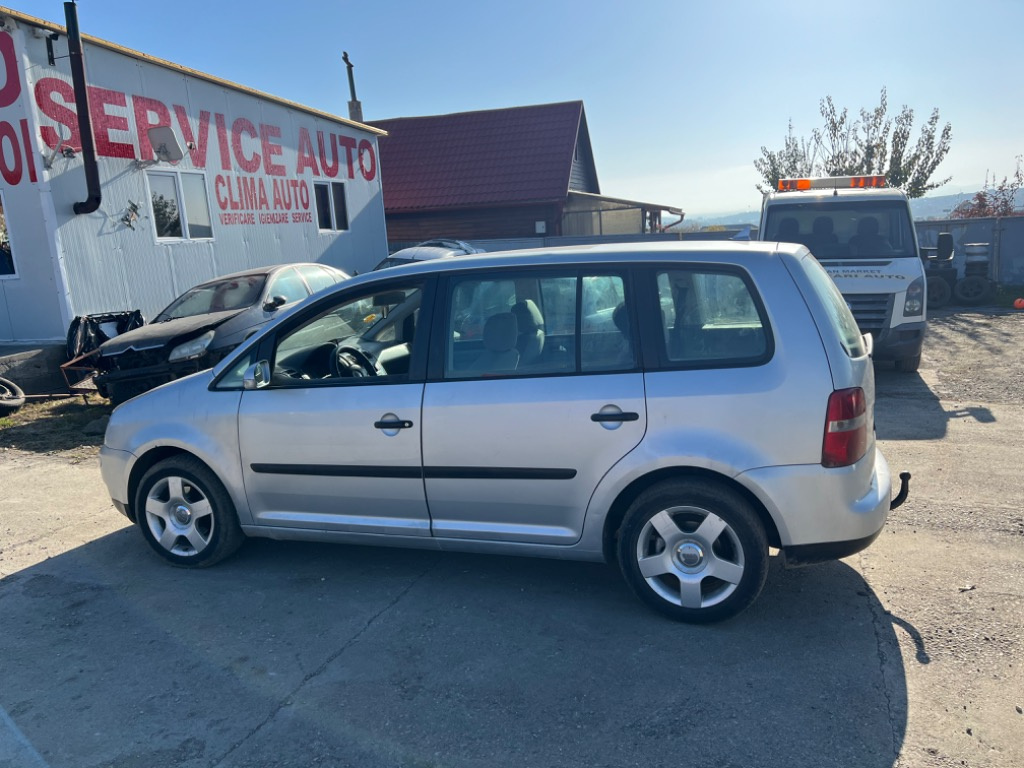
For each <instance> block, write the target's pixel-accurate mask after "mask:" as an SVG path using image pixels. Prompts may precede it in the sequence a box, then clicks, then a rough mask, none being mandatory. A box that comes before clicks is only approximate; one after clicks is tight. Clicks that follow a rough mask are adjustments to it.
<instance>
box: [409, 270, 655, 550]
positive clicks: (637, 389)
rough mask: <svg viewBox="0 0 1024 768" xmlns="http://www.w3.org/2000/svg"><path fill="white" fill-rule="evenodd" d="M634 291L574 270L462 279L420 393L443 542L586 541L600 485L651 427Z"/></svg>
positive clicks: (455, 283) (621, 282) (442, 319)
mask: <svg viewBox="0 0 1024 768" xmlns="http://www.w3.org/2000/svg"><path fill="white" fill-rule="evenodd" d="M625 287H626V281H625V279H624V276H623V275H622V274H588V273H586V272H577V271H575V270H574V271H571V272H568V273H566V272H561V273H559V272H545V271H543V270H539V271H538V270H534V271H531V270H520V271H516V272H513V273H510V274H508V275H490V274H489V275H486V276H481V275H480V274H479V273H477V274H476V275H475V276H474V275H473V274H472V273H471V274H470V275H468V276H465V277H461V278H454V279H453V280H452V285H451V288H450V290H449V291H448V292H447V295H448V296H449V299H448V300H447V301H446V303H445V305H444V307H443V308H442V310H441V311H440V316H439V317H438V319H437V322H436V323H435V326H434V328H435V336H436V337H437V340H436V341H435V343H434V344H432V346H431V376H430V378H429V380H428V383H427V385H426V388H425V391H424V399H423V462H424V466H423V472H424V484H425V487H426V495H427V501H428V503H429V505H430V514H431V526H432V531H433V534H434V536H436V537H441V538H460V539H466V538H472V539H481V540H495V541H517V542H532V543H541V544H561V545H566V544H571V543H573V542H575V541H576V540H578V539H579V537H580V535H581V532H582V528H583V520H584V516H585V513H586V509H587V504H588V502H589V500H590V497H591V495H592V493H593V491H594V489H595V487H596V486H597V484H598V482H599V481H600V479H601V477H602V476H603V475H604V474H605V473H606V472H607V471H608V469H609V468H610V467H611V466H612V465H614V464H615V463H616V462H617V461H618V460H619V459H621V458H622V457H623V456H624V455H625V454H627V453H628V452H629V451H630V450H632V449H633V448H634V447H635V446H636V445H637V444H638V443H639V442H640V440H641V438H642V437H643V434H644V430H645V426H646V411H645V405H644V382H643V374H642V373H641V372H640V370H639V367H638V365H637V362H636V355H635V352H634V350H635V344H634V342H633V334H632V330H631V324H630V323H629V321H628V318H629V316H630V313H631V311H632V309H631V307H630V306H629V302H628V300H627V295H626V291H625ZM435 359H437V360H439V361H442V363H443V364H441V363H438V364H437V365H436V366H435Z"/></svg>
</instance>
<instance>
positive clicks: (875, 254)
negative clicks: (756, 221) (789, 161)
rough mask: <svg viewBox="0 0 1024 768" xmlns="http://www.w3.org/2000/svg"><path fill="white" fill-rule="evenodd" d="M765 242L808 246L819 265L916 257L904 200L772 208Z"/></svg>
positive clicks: (781, 204)
mask: <svg viewBox="0 0 1024 768" xmlns="http://www.w3.org/2000/svg"><path fill="white" fill-rule="evenodd" d="M762 239H764V240H778V241H781V242H785V243H800V244H801V245H806V246H807V247H808V248H809V249H810V251H811V253H813V254H814V255H815V256H816V257H817V258H818V259H819V260H822V259H845V258H855V259H858V258H859V259H865V258H867V259H882V258H892V257H894V256H895V257H903V256H917V253H916V249H915V245H914V237H913V229H912V226H911V223H910V213H909V211H908V208H907V205H906V203H905V202H901V201H900V200H848V201H847V200H844V201H842V202H837V201H830V202H798V201H793V202H792V203H790V202H788V201H787V202H777V203H773V204H772V205H770V206H769V208H768V216H767V219H766V221H765V232H764V235H763V238H762Z"/></svg>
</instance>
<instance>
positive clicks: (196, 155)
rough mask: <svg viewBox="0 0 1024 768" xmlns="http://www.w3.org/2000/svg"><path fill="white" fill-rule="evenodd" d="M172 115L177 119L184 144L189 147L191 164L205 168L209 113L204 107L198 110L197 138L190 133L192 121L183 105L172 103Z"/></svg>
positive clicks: (208, 137)
mask: <svg viewBox="0 0 1024 768" xmlns="http://www.w3.org/2000/svg"><path fill="white" fill-rule="evenodd" d="M174 116H175V117H176V118H177V119H178V127H179V128H180V129H181V135H182V138H184V139H185V146H188V147H189V154H191V155H192V165H193V166H194V167H196V168H205V167H206V150H207V147H209V146H210V113H209V112H207V111H206V110H205V109H203V110H200V111H199V138H198V139H197V138H196V136H195V134H193V133H192V123H191V122H190V121H189V119H188V113H187V112H186V111H185V108H184V107H183V106H181V105H180V104H175V105H174ZM189 145H191V146H189Z"/></svg>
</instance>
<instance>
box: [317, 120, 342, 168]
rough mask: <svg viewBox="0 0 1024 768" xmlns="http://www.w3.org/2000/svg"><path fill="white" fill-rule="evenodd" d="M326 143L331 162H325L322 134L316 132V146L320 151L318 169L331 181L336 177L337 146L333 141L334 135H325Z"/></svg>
mask: <svg viewBox="0 0 1024 768" xmlns="http://www.w3.org/2000/svg"><path fill="white" fill-rule="evenodd" d="M327 143H328V144H329V145H330V147H331V162H329V163H328V162H327V154H326V152H325V150H326V147H325V146H324V132H323V131H317V132H316V144H317V147H318V148H319V149H320V167H321V168H323V170H324V175H325V176H327V177H328V178H331V179H333V178H334V177H335V176H337V175H338V145H337V144H336V143H335V141H334V134H333V133H329V134H327Z"/></svg>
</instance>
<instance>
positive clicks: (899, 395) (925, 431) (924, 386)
mask: <svg viewBox="0 0 1024 768" xmlns="http://www.w3.org/2000/svg"><path fill="white" fill-rule="evenodd" d="M965 418H966V419H974V420H975V421H977V422H979V423H982V424H990V423H992V422H994V421H995V420H996V419H995V416H994V415H993V413H992V411H991V410H990V409H988V408H986V407H985V406H963V407H961V406H957V407H953V408H949V409H948V410H947V409H946V408H945V407H944V405H943V403H942V400H941V399H940V398H939V395H938V394H937V393H936V392H935V391H933V389H932V387H931V386H929V384H928V382H927V381H925V379H924V378H923V377H922V376H921V374H920V373H903V372H900V371H896V370H894V369H892V368H890V367H887V366H885V367H883V364H878V365H876V366H875V433H876V435H877V436H878V437H879V438H880V439H882V440H938V439H940V438H942V437H944V436H945V434H946V432H947V431H948V429H949V422H950V421H951V420H953V419H965Z"/></svg>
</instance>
